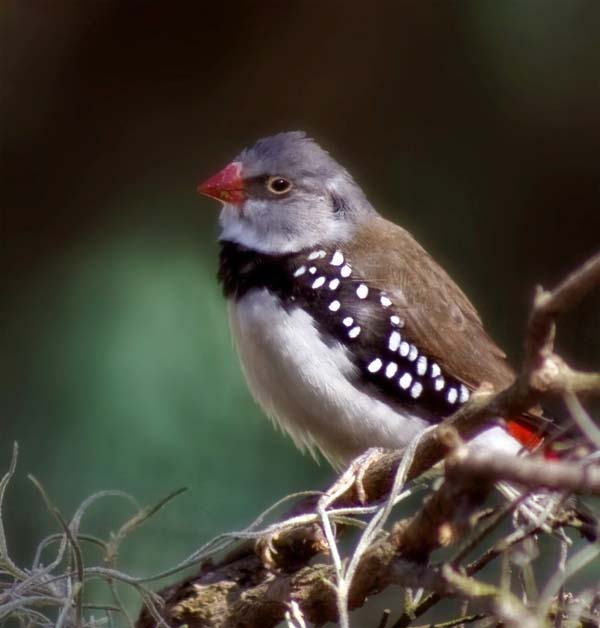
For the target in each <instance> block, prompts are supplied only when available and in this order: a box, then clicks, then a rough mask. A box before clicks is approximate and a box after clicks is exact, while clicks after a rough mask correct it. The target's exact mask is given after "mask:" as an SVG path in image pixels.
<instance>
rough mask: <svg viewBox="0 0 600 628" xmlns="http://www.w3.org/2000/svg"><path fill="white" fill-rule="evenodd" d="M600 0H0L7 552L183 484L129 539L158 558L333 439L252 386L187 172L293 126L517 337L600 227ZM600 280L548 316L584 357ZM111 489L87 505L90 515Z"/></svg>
mask: <svg viewBox="0 0 600 628" xmlns="http://www.w3.org/2000/svg"><path fill="white" fill-rule="evenodd" d="M599 32H600V3H598V2H596V1H595V0H570V1H569V2H563V1H550V0H544V1H542V0H529V1H526V0H504V1H502V2H497V1H492V0H479V1H472V2H466V1H463V2H460V3H454V2H428V1H427V2H425V1H419V2H416V1H414V2H370V3H364V2H348V1H344V2H342V1H339V0H328V1H326V2H317V1H316V0H315V1H312V0H303V1H294V2H266V1H265V2H260V3H259V2H253V1H250V0H248V1H246V2H236V1H234V0H231V1H229V2H227V3H217V2H213V3H200V2H187V3H185V2H180V3H172V2H166V1H164V0H163V1H158V0H157V1H152V2H151V1H144V2H142V1H131V0H119V1H117V0H104V1H92V0H90V1H89V2H88V1H85V2H84V1H72V2H69V1H63V2H50V1H40V2H38V1H34V0H3V1H2V3H1V4H0V41H1V48H2V52H1V56H0V73H1V74H0V83H1V84H0V89H1V92H2V94H1V99H0V115H1V118H0V141H1V145H0V146H1V153H0V158H1V160H2V163H1V170H0V173H1V174H0V176H1V177H2V184H1V188H0V195H1V196H0V201H1V208H2V217H1V229H2V232H1V233H2V240H1V242H2V250H1V261H2V299H3V301H2V309H1V312H0V316H1V317H2V328H1V333H2V337H1V343H2V350H1V363H0V403H1V407H0V411H1V414H0V429H1V431H0V438H1V440H0V466H1V467H2V468H6V467H7V466H8V462H9V455H10V450H11V446H12V442H13V441H14V440H18V441H19V444H20V446H21V458H20V464H19V476H18V478H17V480H16V482H15V483H14V485H13V486H12V489H11V491H10V493H9V495H8V500H9V501H8V504H7V506H6V508H5V512H4V516H5V519H6V524H7V529H8V535H9V542H10V547H11V550H12V552H13V556H14V557H15V558H16V559H17V560H19V561H21V562H23V563H26V562H29V561H30V560H31V558H32V552H33V546H34V545H35V543H37V540H39V539H40V538H41V537H42V536H43V535H44V534H46V533H47V532H48V531H50V530H52V529H54V528H53V522H52V521H51V519H50V517H49V516H48V515H47V514H46V512H45V510H44V508H43V505H42V503H41V500H40V499H39V497H38V496H37V495H36V494H35V492H34V491H33V489H32V487H31V486H30V485H29V484H28V482H27V480H26V479H25V476H26V473H33V474H35V475H36V476H37V477H38V478H39V479H40V480H41V481H42V482H43V483H44V485H45V486H46V488H47V490H48V491H49V493H50V494H51V496H52V497H53V499H54V500H55V502H56V503H57V504H58V505H59V506H60V508H61V509H62V510H63V512H65V513H66V514H70V513H72V511H73V509H74V508H75V507H76V505H77V504H78V503H79V502H81V501H82V500H83V499H84V498H85V497H86V496H88V495H89V494H90V493H93V492H94V491H97V490H100V489H105V488H120V489H124V490H127V491H129V492H131V493H132V494H134V495H135V496H136V497H138V498H139V499H140V501H142V502H144V503H149V502H151V501H155V500H156V499H158V498H159V497H162V496H163V495H164V494H166V493H167V492H169V491H170V490H171V489H174V488H177V487H180V486H188V487H189V488H190V489H191V490H190V491H189V492H188V493H187V494H186V495H184V496H183V497H180V498H179V499H178V500H177V501H176V502H174V503H173V504H171V505H170V506H169V507H168V508H167V509H166V510H165V511H164V512H162V513H161V514H160V515H159V516H158V517H157V518H156V519H155V520H153V521H152V522H151V523H150V524H149V525H148V526H147V527H145V528H144V529H142V530H140V531H139V532H138V533H136V535H135V537H134V538H133V539H132V540H131V541H130V542H129V543H128V544H126V545H125V546H124V548H123V553H122V565H123V566H124V567H126V568H127V569H128V570H129V571H131V572H133V573H136V574H144V573H149V572H152V571H155V570H159V569H163V568H166V567H169V566H171V565H172V564H174V563H175V562H176V561H177V560H179V559H181V558H183V557H184V556H185V555H187V554H188V553H189V552H190V551H191V550H193V549H194V548H195V547H197V546H198V545H200V544H201V543H202V542H204V541H206V540H207V539H208V538H210V537H211V536H212V535H214V534H216V533H217V532H221V531H225V530H231V529H236V528H240V527H241V526H242V525H244V524H246V523H248V522H249V521H250V520H252V519H253V518H254V516H255V515H257V514H258V513H259V512H260V511H261V510H262V509H264V508H265V507H266V506H268V505H269V504H271V503H272V502H274V501H275V500H276V499H278V498H280V497H282V496H283V495H285V494H288V493H290V492H293V491H296V490H300V489H308V488H321V487H323V486H324V485H325V484H326V482H327V481H328V480H330V479H331V478H332V472H331V471H330V470H329V469H328V468H327V466H326V465H325V464H322V465H321V466H317V465H316V464H315V463H314V461H313V460H311V459H310V458H307V457H303V456H302V455H301V454H300V453H299V452H297V451H296V450H295V449H294V447H293V446H292V444H291V442H290V441H289V440H288V439H286V438H284V437H282V436H281V435H280V434H277V433H276V432H275V431H274V430H273V429H272V427H271V425H270V424H269V423H268V421H266V420H265V419H264V418H263V417H262V415H261V412H260V410H259V409H257V408H256V407H255V405H254V404H253V402H252V400H251V398H250V396H249V393H248V392H247V390H246V387H245V384H244V382H243V379H242V375H241V372H240V369H239V366H238V362H237V358H236V356H235V353H234V351H233V348H232V345H231V340H230V337H229V332H228V329H227V321H226V313H225V306H224V303H223V300H222V298H221V295H220V289H219V287H218V285H217V283H216V280H215V272H216V254H217V245H216V236H217V233H218V230H217V211H218V207H217V206H216V204H215V203H214V202H211V201H210V200H208V199H201V198H198V197H197V196H196V194H195V186H196V184H197V183H198V182H199V181H200V180H202V179H203V178H206V177H207V176H208V175H211V174H213V173H214V172H215V171H216V170H217V169H219V168H220V167H222V166H223V165H224V164H225V163H227V162H228V161H229V160H230V159H231V158H232V157H233V156H235V154H236V153H237V152H238V151H239V150H240V149H241V148H243V147H244V146H245V145H247V144H249V143H251V142H253V141H254V140H255V139H257V138H258V137H261V136H264V135H269V134H272V133H275V132H277V131H281V130H292V129H304V130H306V131H307V132H308V133H309V134H310V135H312V136H313V137H315V138H316V139H317V140H318V141H319V142H320V143H322V144H323V145H324V146H325V147H326V148H328V149H329V150H330V151H331V152H332V153H333V155H334V156H335V157H336V158H338V159H339V160H340V161H341V162H342V163H343V164H344V165H346V166H347V167H348V168H349V169H350V170H351V172H353V174H354V175H355V177H356V178H357V180H358V181H359V183H360V184H361V185H362V186H363V187H364V189H365V191H366V192H367V194H368V196H369V197H370V199H371V200H372V201H373V203H374V204H375V205H376V207H378V208H379V209H380V211H381V212H382V213H384V214H385V215H386V216H388V217H390V218H392V219H394V220H397V221H399V222H401V223H402V224H403V225H404V226H406V227H407V228H408V229H409V230H411V231H412V232H413V233H414V234H415V235H416V236H417V238H418V239H419V240H420V241H421V242H422V243H423V244H424V245H425V247H426V248H428V249H429V250H430V251H431V252H432V253H433V254H434V256H435V257H437V259H438V260H439V261H440V262H441V263H442V264H444V265H445V266H446V267H447V269H448V270H449V271H450V272H451V274H453V275H454V276H455V277H456V278H457V280H458V281H459V283H461V285H462V286H463V287H464V288H465V290H466V291H467V293H468V294H469V295H470V296H471V297H472V298H473V300H474V302H475V303H476V305H477V306H478V307H479V309H480V311H481V313H482V315H483V317H484V319H485V321H486V322H487V324H488V326H489V328H490V330H491V332H492V335H494V336H495V337H496V339H497V340H498V341H499V342H500V343H501V344H502V345H503V346H504V347H505V348H506V350H507V351H508V352H509V354H510V356H511V358H512V359H513V360H514V361H515V362H516V361H517V360H518V359H519V356H520V352H521V339H522V334H523V329H524V324H525V320H526V315H527V310H528V306H529V303H530V300H531V295H532V290H533V286H534V284H535V283H536V282H541V283H543V284H544V285H546V286H551V285H553V284H554V283H555V282H556V281H557V280H558V279H560V278H561V277H562V276H563V275H564V274H565V273H566V272H567V271H569V270H571V269H572V268H573V267H574V266H575V265H576V264H577V263H579V262H581V261H583V260H584V259H585V258H586V257H587V256H589V255H590V254H592V253H594V252H596V251H597V250H598V249H599V248H600V159H599V158H600V72H599V71H598V68H599V67H600V40H599V39H598V33H599ZM599 312H600V299H599V298H598V295H596V297H594V298H591V299H588V301H587V302H586V303H585V304H584V305H583V306H582V307H581V308H579V309H578V310H577V311H576V312H574V313H573V314H571V315H570V316H569V317H567V318H566V320H565V321H564V322H563V324H561V326H560V328H559V348H560V349H561V351H562V352H563V355H564V356H565V357H567V358H568V359H569V360H571V361H572V362H573V363H574V364H575V365H577V366H580V367H588V368H591V367H593V366H594V365H595V366H596V367H598V364H599V363H600V359H599V358H600V331H599V325H598V323H599V318H600V317H599ZM126 513H127V510H126V508H124V507H123V506H122V505H121V504H119V503H114V502H104V503H101V504H98V505H96V506H95V508H94V511H93V513H90V517H89V519H88V525H87V526H84V527H86V528H87V530H89V531H96V532H106V530H108V529H111V527H112V528H114V527H115V525H116V523H115V522H118V521H119V520H120V517H122V516H125V514H126Z"/></svg>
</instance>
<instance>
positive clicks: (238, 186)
mask: <svg viewBox="0 0 600 628" xmlns="http://www.w3.org/2000/svg"><path fill="white" fill-rule="evenodd" d="M241 173H242V164H241V163H240V162H239V161H232V162H231V163H230V164H229V165H228V166H225V168H223V170H221V171H219V172H217V174H215V175H214V176H212V177H211V178H210V179H207V180H206V181H204V183H201V184H200V185H199V186H198V193H199V194H204V195H205V196H210V197H211V198H215V199H217V200H218V201H221V202H222V203H234V204H236V203H243V202H244V201H245V200H246V194H245V193H244V179H242V174H241Z"/></svg>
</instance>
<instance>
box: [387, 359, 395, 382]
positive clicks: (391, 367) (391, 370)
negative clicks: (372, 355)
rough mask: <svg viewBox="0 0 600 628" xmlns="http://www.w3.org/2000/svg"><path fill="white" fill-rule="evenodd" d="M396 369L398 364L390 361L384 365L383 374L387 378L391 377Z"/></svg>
mask: <svg viewBox="0 0 600 628" xmlns="http://www.w3.org/2000/svg"><path fill="white" fill-rule="evenodd" d="M397 370H398V365H397V364H396V363H395V362H390V363H389V364H388V365H387V366H386V367H385V376H386V377H387V378H388V379H389V378H391V377H394V375H395V374H396V371H397Z"/></svg>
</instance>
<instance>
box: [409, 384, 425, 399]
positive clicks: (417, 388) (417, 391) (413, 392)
mask: <svg viewBox="0 0 600 628" xmlns="http://www.w3.org/2000/svg"><path fill="white" fill-rule="evenodd" d="M422 392H423V385H422V384H421V382H415V383H414V384H413V385H412V388H411V389H410V396H411V397H412V398H413V399H418V398H419V396H420V395H421V393H422Z"/></svg>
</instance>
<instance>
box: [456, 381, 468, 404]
mask: <svg viewBox="0 0 600 628" xmlns="http://www.w3.org/2000/svg"><path fill="white" fill-rule="evenodd" d="M458 399H459V401H460V402H461V403H465V402H467V401H468V400H469V389H468V388H467V387H466V386H465V385H464V384H461V385H460V395H459V398H458Z"/></svg>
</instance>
